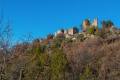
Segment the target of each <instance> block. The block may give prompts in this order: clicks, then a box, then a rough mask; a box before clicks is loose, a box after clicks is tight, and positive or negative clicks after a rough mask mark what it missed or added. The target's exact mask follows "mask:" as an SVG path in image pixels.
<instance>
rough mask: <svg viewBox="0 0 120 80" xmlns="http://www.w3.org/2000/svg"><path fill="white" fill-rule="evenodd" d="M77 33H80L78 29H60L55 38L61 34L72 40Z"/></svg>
mask: <svg viewBox="0 0 120 80" xmlns="http://www.w3.org/2000/svg"><path fill="white" fill-rule="evenodd" d="M76 33H79V29H77V28H76V27H72V28H69V30H66V29H59V30H58V31H57V32H55V37H56V36H57V35H59V34H65V37H66V38H70V37H72V36H74V34H76Z"/></svg>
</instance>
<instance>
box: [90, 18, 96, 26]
mask: <svg viewBox="0 0 120 80" xmlns="http://www.w3.org/2000/svg"><path fill="white" fill-rule="evenodd" d="M90 26H91V27H95V26H98V18H96V19H94V20H93V21H92V23H91V24H90Z"/></svg>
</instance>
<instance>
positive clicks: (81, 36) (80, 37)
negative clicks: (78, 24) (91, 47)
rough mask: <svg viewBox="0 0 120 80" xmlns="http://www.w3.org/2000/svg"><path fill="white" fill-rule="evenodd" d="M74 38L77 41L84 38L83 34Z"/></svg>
mask: <svg viewBox="0 0 120 80" xmlns="http://www.w3.org/2000/svg"><path fill="white" fill-rule="evenodd" d="M76 38H77V39H82V38H84V35H83V34H78V35H77V36H76Z"/></svg>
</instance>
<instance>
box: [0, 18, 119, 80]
mask: <svg viewBox="0 0 120 80" xmlns="http://www.w3.org/2000/svg"><path fill="white" fill-rule="evenodd" d="M1 21H2V18H1ZM1 21H0V24H1V25H2V26H1V28H0V30H1V31H0V80H120V36H119V29H117V28H114V30H116V31H114V32H116V33H112V31H110V29H111V28H112V29H113V27H112V26H113V23H112V22H111V21H103V22H102V23H101V24H102V28H99V27H98V26H92V27H89V28H88V29H87V31H86V33H87V34H89V35H90V36H91V35H94V36H96V37H85V35H84V34H82V33H80V34H75V35H74V37H75V40H73V39H72V38H66V37H65V34H62V33H61V34H58V35H57V36H56V37H54V35H53V34H48V35H47V38H44V39H43V40H42V41H41V40H40V39H34V40H33V41H32V42H30V39H31V38H32V36H31V33H29V35H28V36H24V38H27V39H26V40H23V42H22V43H17V44H15V45H13V46H11V45H10V44H11V40H12V39H11V38H12V33H11V31H12V28H11V26H10V21H8V24H7V26H6V27H3V24H2V22H1ZM85 24H86V25H87V26H90V22H89V20H87V19H86V20H85ZM112 34H115V36H112V37H111V35H112Z"/></svg>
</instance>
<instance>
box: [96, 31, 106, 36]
mask: <svg viewBox="0 0 120 80" xmlns="http://www.w3.org/2000/svg"><path fill="white" fill-rule="evenodd" d="M96 32H97V33H96V34H98V36H99V37H100V38H105V37H106V33H105V31H104V30H103V29H99V30H97V31H96Z"/></svg>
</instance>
